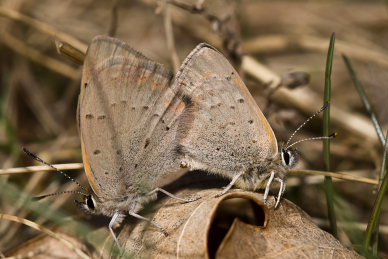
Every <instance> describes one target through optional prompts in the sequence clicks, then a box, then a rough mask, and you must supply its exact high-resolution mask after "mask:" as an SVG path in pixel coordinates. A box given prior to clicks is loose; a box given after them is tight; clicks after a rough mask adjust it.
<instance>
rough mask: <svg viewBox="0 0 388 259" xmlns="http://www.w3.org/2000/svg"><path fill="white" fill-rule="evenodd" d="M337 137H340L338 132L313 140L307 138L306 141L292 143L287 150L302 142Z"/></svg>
mask: <svg viewBox="0 0 388 259" xmlns="http://www.w3.org/2000/svg"><path fill="white" fill-rule="evenodd" d="M337 136H338V133H337V132H334V133H332V134H330V135H329V136H322V137H313V138H305V139H301V140H298V141H296V142H294V143H292V144H291V145H289V146H286V148H285V149H288V148H290V147H292V146H294V145H296V144H299V143H300V142H304V141H309V140H321V139H333V138H335V137H337Z"/></svg>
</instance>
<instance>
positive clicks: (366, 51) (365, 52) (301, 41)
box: [242, 35, 388, 66]
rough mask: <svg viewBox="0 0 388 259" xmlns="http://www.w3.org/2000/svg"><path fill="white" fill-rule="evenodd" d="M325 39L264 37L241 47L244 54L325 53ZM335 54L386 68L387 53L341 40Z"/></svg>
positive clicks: (337, 42)
mask: <svg viewBox="0 0 388 259" xmlns="http://www.w3.org/2000/svg"><path fill="white" fill-rule="evenodd" d="M326 42H327V39H325V38H319V37H313V36H301V35H298V36H297V37H296V36H293V35H287V36H284V35H266V36H260V37H257V38H254V39H251V40H247V41H244V42H243V43H242V47H243V50H244V52H245V53H252V54H253V53H258V52H266V53H268V52H271V51H284V50H286V49H290V48H295V47H299V48H302V49H305V50H313V51H318V52H322V51H326V49H327V43H326ZM336 49H337V53H346V55H348V56H351V57H353V58H355V59H357V60H362V61H365V62H373V63H376V64H380V65H383V66H388V53H384V52H381V51H374V50H373V49H370V48H366V47H362V46H359V45H355V44H352V43H349V42H344V41H341V40H337V41H336Z"/></svg>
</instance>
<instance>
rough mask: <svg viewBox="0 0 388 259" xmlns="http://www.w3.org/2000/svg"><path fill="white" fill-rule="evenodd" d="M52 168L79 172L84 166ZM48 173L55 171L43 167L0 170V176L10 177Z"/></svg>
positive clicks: (73, 165)
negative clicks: (13, 175)
mask: <svg viewBox="0 0 388 259" xmlns="http://www.w3.org/2000/svg"><path fill="white" fill-rule="evenodd" d="M53 166H54V167H56V168H58V169H59V170H81V169H83V168H84V165H83V164H82V163H72V164H57V165H53ZM49 171H55V170H54V169H52V168H51V167H48V166H45V165H39V166H27V167H16V168H9V169H0V176H1V175H12V174H24V173H35V172H49Z"/></svg>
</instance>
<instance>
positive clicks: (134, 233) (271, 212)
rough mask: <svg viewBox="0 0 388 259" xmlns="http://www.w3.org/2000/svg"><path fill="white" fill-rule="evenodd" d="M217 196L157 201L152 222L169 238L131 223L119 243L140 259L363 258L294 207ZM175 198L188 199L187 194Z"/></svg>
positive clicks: (246, 195) (255, 196)
mask: <svg viewBox="0 0 388 259" xmlns="http://www.w3.org/2000/svg"><path fill="white" fill-rule="evenodd" d="M218 192H219V189H218V190H215V189H211V190H202V191H197V192H195V194H193V195H199V196H201V197H202V199H200V200H197V201H194V202H191V203H180V202H178V201H176V200H171V199H163V200H160V201H158V202H157V205H158V207H159V209H157V210H156V213H155V214H154V216H153V220H154V222H156V223H158V224H160V225H161V226H163V227H165V229H166V230H167V231H168V232H169V236H167V237H165V236H164V235H163V234H162V233H161V232H160V231H159V230H158V229H157V228H155V227H153V226H150V225H149V224H148V223H147V222H144V221H133V222H136V223H135V224H126V225H125V226H124V227H123V229H122V230H121V232H120V235H119V239H120V243H122V244H123V243H124V244H125V249H126V250H127V251H130V252H131V254H133V253H134V254H135V255H138V256H140V257H142V258H233V259H236V258H264V257H265V258H271V257H276V258H279V257H281V258H299V257H308V258H327V257H331V258H360V256H359V255H358V254H357V253H355V252H354V251H351V250H349V249H347V248H345V247H343V246H342V245H341V244H340V243H339V241H338V240H336V239H335V238H334V237H333V236H332V235H330V234H329V233H327V232H325V231H323V230H321V229H319V228H318V227H317V226H316V225H314V223H313V222H312V220H311V219H310V217H309V216H308V215H307V214H306V213H304V212H303V211H302V210H301V209H300V208H299V207H297V206H296V205H294V204H293V203H291V202H290V201H287V200H285V199H283V200H282V202H281V203H280V205H279V207H278V208H277V209H274V208H273V205H274V202H275V201H274V199H273V198H271V199H270V202H269V205H268V206H267V205H265V204H264V203H263V201H262V195H261V194H259V193H252V192H245V191H232V192H230V193H228V194H226V195H224V196H221V197H218V198H215V197H214V196H215V195H216V194H217V193H218ZM191 193H194V192H193V191H191ZM177 195H179V196H180V197H188V196H190V194H189V193H188V191H187V190H185V191H182V192H179V193H177ZM148 217H150V215H148Z"/></svg>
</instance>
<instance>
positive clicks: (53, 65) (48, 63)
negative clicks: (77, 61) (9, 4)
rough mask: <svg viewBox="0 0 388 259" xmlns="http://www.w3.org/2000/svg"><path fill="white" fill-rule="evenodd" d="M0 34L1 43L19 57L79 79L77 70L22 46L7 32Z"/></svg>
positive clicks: (22, 44)
mask: <svg viewBox="0 0 388 259" xmlns="http://www.w3.org/2000/svg"><path fill="white" fill-rule="evenodd" d="M0 10H1V9H0ZM0 33H1V39H0V40H1V42H2V43H3V44H4V45H6V46H7V47H8V48H10V49H12V50H13V51H15V52H16V53H19V54H20V55H23V56H25V57H27V58H29V59H31V60H33V61H35V62H37V63H39V64H41V65H42V66H45V67H47V68H48V69H50V70H52V71H55V72H57V73H58V74H61V75H63V76H66V77H68V78H71V79H79V76H78V74H79V73H78V70H76V69H74V68H72V67H71V66H68V65H66V64H64V63H62V62H60V61H58V60H56V59H53V58H50V57H48V56H45V55H43V54H42V53H40V52H39V51H37V50H36V49H34V48H31V47H29V46H27V45H26V44H24V42H22V41H20V40H19V39H17V38H15V37H14V36H12V35H11V34H9V33H8V32H5V31H4V30H1V32H0Z"/></svg>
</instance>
